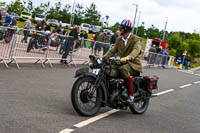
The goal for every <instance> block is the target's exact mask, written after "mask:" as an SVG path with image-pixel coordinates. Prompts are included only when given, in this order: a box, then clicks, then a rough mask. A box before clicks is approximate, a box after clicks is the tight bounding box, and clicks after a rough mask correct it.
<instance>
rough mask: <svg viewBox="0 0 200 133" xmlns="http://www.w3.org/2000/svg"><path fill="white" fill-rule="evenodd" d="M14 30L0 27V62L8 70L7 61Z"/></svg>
mask: <svg viewBox="0 0 200 133" xmlns="http://www.w3.org/2000/svg"><path fill="white" fill-rule="evenodd" d="M15 32H16V29H14V28H9V27H4V26H0V62H3V63H4V64H5V66H6V67H7V68H8V64H7V62H6V60H7V61H8V60H9V58H10V51H11V48H12V45H13V41H14V33H15Z"/></svg>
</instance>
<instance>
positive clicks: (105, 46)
mask: <svg viewBox="0 0 200 133" xmlns="http://www.w3.org/2000/svg"><path fill="white" fill-rule="evenodd" d="M110 40H111V36H110V32H107V34H106V36H105V40H104V42H105V44H103V55H105V54H106V53H107V52H108V50H109V48H110Z"/></svg>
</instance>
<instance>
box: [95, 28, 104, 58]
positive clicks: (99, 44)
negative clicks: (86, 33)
mask: <svg viewBox="0 0 200 133" xmlns="http://www.w3.org/2000/svg"><path fill="white" fill-rule="evenodd" d="M94 40H95V41H97V42H96V44H95V46H94V55H95V56H97V55H98V56H99V55H100V51H101V48H102V42H104V40H105V35H104V32H103V29H100V31H99V32H98V33H97V34H96V35H95V38H94ZM97 51H98V54H97Z"/></svg>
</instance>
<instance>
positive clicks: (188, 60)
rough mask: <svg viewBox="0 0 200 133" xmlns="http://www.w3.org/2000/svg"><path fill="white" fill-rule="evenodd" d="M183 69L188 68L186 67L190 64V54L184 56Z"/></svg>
mask: <svg viewBox="0 0 200 133" xmlns="http://www.w3.org/2000/svg"><path fill="white" fill-rule="evenodd" d="M185 61H186V62H185V69H186V70H188V67H189V66H190V62H191V57H190V54H187V55H186V57H185Z"/></svg>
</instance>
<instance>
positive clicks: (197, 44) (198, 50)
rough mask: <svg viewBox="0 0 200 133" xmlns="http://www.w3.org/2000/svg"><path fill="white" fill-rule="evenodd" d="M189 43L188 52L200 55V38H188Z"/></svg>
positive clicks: (194, 55) (193, 55) (196, 55)
mask: <svg viewBox="0 0 200 133" xmlns="http://www.w3.org/2000/svg"><path fill="white" fill-rule="evenodd" d="M186 43H187V44H188V52H189V53H190V54H191V56H192V57H200V40H193V39H188V40H186Z"/></svg>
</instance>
